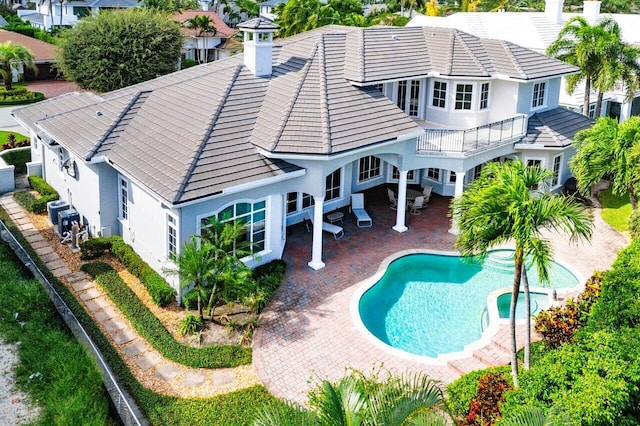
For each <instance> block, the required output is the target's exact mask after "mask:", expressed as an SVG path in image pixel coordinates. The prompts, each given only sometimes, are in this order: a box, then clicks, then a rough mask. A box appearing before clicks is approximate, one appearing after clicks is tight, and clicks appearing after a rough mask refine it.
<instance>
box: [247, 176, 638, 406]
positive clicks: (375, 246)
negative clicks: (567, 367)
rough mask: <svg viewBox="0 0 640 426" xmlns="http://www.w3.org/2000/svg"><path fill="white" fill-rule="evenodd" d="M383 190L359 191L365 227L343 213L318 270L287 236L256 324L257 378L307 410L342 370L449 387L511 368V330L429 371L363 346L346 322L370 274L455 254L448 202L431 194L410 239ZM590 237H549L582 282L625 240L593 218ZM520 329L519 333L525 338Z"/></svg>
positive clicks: (304, 247) (414, 219)
mask: <svg viewBox="0 0 640 426" xmlns="http://www.w3.org/2000/svg"><path fill="white" fill-rule="evenodd" d="M385 191H386V190H385V189H384V188H377V189H375V190H372V191H367V193H366V195H365V197H366V208H367V211H368V212H369V214H370V215H371V217H372V218H373V223H374V225H373V227H372V228H364V229H359V228H357V227H356V226H355V219H354V217H353V215H351V214H349V212H348V210H347V209H344V210H343V212H344V213H345V216H344V231H345V237H344V238H343V239H341V240H339V241H335V240H334V239H333V238H332V237H331V235H328V234H327V233H325V236H324V247H323V248H324V257H323V260H324V262H325V263H326V267H325V268H324V269H321V270H319V271H315V270H313V269H311V268H309V267H308V266H307V262H308V261H309V260H310V259H311V234H309V233H307V232H306V230H305V228H304V226H303V225H301V224H299V225H295V226H292V227H290V228H289V230H288V232H289V235H288V236H287V247H286V250H285V253H284V256H283V257H284V259H285V260H286V261H287V263H288V268H287V277H286V281H285V283H284V284H283V285H282V286H281V287H280V288H279V289H278V291H277V293H276V295H275V298H274V300H273V301H272V302H271V303H270V304H269V306H268V308H267V309H266V310H265V312H264V313H263V314H262V316H261V326H260V327H259V328H258V329H257V331H256V334H255V338H254V344H253V348H254V356H253V365H254V367H255V368H256V371H257V373H258V377H259V378H260V380H261V381H262V382H263V383H264V384H265V386H266V387H267V388H268V389H269V391H270V392H271V393H272V394H274V395H275V396H278V397H281V398H285V399H288V400H292V401H297V402H300V403H305V402H306V399H307V393H308V391H309V389H311V388H312V387H314V386H315V385H316V384H317V383H318V382H319V381H320V380H323V379H329V380H337V379H339V378H340V377H343V376H344V375H345V371H347V370H348V369H350V368H353V369H357V370H360V371H362V372H364V373H371V372H372V371H374V370H376V369H379V368H380V367H381V366H382V367H383V369H384V370H386V371H389V372H392V373H402V372H404V371H406V370H418V371H422V372H425V373H427V374H428V375H429V376H431V377H433V378H435V379H438V380H441V381H443V382H445V383H449V382H451V381H453V380H455V379H456V378H458V377H459V376H460V375H461V374H463V373H466V372H469V371H472V370H475V369H480V368H485V367H488V366H493V365H501V364H505V363H507V362H508V361H509V345H510V343H509V327H508V324H507V325H501V326H500V328H499V330H498V331H497V333H496V334H495V335H494V336H493V338H492V339H491V342H490V343H488V344H487V345H485V346H484V347H482V348H479V349H477V350H475V351H474V352H473V354H472V355H471V354H470V355H469V356H467V357H466V358H462V359H457V360H454V361H448V362H446V363H444V365H430V364H426V363H422V362H416V361H415V360H409V359H406V358H403V357H399V356H397V355H395V354H393V353H391V352H390V351H388V350H386V349H384V348H381V347H380V345H378V344H374V343H373V342H372V341H371V340H369V339H367V338H366V337H365V336H364V335H363V334H362V333H361V332H360V331H359V330H358V328H357V327H356V324H355V323H354V322H353V321H352V319H351V314H350V303H351V299H352V296H353V294H354V293H355V292H356V290H357V288H358V287H359V284H358V283H360V282H361V281H362V280H364V279H365V278H367V277H370V276H371V275H373V274H374V273H375V272H376V271H377V270H378V267H379V265H380V263H381V262H382V261H383V260H384V259H385V258H387V257H388V256H390V255H392V254H394V253H397V252H399V251H403V250H410V249H432V250H446V251H451V250H454V242H455V236H454V235H452V234H450V233H449V232H448V229H449V228H450V223H449V220H448V218H447V213H448V205H449V202H450V198H448V197H440V196H437V195H434V196H433V197H432V198H431V201H430V202H429V204H428V207H427V208H426V209H425V210H423V211H422V214H421V215H420V216H412V215H409V214H407V226H408V228H409V230H408V231H407V232H405V233H402V234H399V233H397V232H395V231H393V230H392V229H391V226H393V224H394V223H395V213H396V212H395V211H393V210H391V209H389V207H388V205H387V202H386V192H385ZM594 222H595V233H594V236H593V238H592V241H591V243H585V242H582V243H579V244H572V243H569V241H568V239H567V238H566V237H563V236H560V235H552V234H549V235H548V238H549V239H551V240H552V241H553V244H554V247H555V253H556V256H555V257H556V260H557V261H559V262H561V263H563V264H564V265H567V266H569V267H570V268H572V269H573V270H574V271H576V272H578V273H579V274H581V275H582V276H583V278H587V277H589V276H590V275H591V274H592V272H593V271H596V270H605V269H607V268H608V267H609V265H610V264H611V262H612V261H613V260H614V259H615V256H616V254H617V252H618V250H619V249H620V248H622V247H625V246H626V245H627V244H628V241H627V240H626V238H625V237H624V236H623V235H621V234H619V233H618V232H616V231H615V230H613V229H611V228H610V227H609V226H608V225H606V224H605V223H604V222H603V221H602V219H601V218H600V211H599V210H598V209H594ZM523 329H524V327H523V326H521V330H519V331H518V335H523V334H524V333H523Z"/></svg>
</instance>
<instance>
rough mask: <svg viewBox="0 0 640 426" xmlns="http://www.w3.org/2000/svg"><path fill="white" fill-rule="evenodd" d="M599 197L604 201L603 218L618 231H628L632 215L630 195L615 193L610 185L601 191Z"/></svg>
mask: <svg viewBox="0 0 640 426" xmlns="http://www.w3.org/2000/svg"><path fill="white" fill-rule="evenodd" d="M598 198H599V199H600V203H602V219H603V220H604V221H605V222H607V223H608V224H609V225H611V226H612V227H613V228H615V229H616V230H618V231H628V230H629V217H630V216H631V203H630V202H629V195H628V194H625V195H623V196H618V195H615V194H613V193H612V192H611V188H610V187H609V188H607V189H605V190H603V191H600V194H598Z"/></svg>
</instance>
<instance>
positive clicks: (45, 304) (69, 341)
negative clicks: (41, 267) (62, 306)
mask: <svg viewBox="0 0 640 426" xmlns="http://www.w3.org/2000/svg"><path fill="white" fill-rule="evenodd" d="M20 266H21V265H20V263H19V260H18V259H16V258H15V257H14V255H13V252H12V251H11V249H10V248H9V247H8V246H7V245H6V244H4V243H1V242H0V300H2V303H1V304H0V334H2V336H3V337H4V339H5V341H7V342H19V343H20V346H19V348H20V349H19V356H20V364H19V365H18V366H17V368H16V380H17V385H18V386H19V387H20V388H21V389H23V390H24V391H25V392H27V393H28V394H29V395H30V396H31V399H32V400H33V401H37V403H38V405H39V406H41V407H42V410H41V412H40V416H39V418H38V419H37V420H36V424H42V425H49V424H82V425H104V424H105V423H106V421H107V418H108V410H109V407H108V400H107V394H106V391H105V390H104V387H103V386H102V378H101V377H100V373H99V371H98V369H97V368H96V366H95V364H94V362H93V359H92V358H91V357H90V356H89V354H88V353H87V351H86V350H85V348H84V347H83V346H82V345H81V344H80V343H79V342H78V341H77V340H76V339H75V338H74V337H73V335H71V334H70V332H69V330H68V328H67V327H66V325H65V324H64V322H63V321H62V319H61V318H60V317H59V316H58V313H57V311H56V310H55V309H54V308H53V306H52V305H51V303H50V301H49V297H48V295H47V293H46V292H45V290H44V289H43V288H42V285H41V284H40V282H39V281H37V280H36V279H34V278H27V274H29V275H30V273H29V272H28V271H25V270H21V268H20Z"/></svg>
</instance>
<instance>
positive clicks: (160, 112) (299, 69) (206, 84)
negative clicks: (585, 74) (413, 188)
mask: <svg viewBox="0 0 640 426" xmlns="http://www.w3.org/2000/svg"><path fill="white" fill-rule="evenodd" d="M251 25H253V24H251ZM256 25H262V24H259V23H258V24H256ZM432 33H435V34H436V35H435V36H434V35H432ZM394 35H395V36H396V38H395V39H394V38H393V37H392V36H394ZM432 38H433V39H432ZM398 39H399V40H401V41H402V43H400V44H398V41H399V40H398ZM427 40H429V42H427ZM409 41H411V42H413V41H415V42H416V43H417V44H416V45H414V46H409V47H410V48H406V47H407V46H408V45H410V43H409ZM398 47H402V49H400V50H396V49H397V48H398ZM354 49H355V50H354ZM357 52H361V54H356V53H357ZM450 52H451V53H450ZM532 58H533V59H535V58H538V59H539V60H542V61H543V63H546V64H547V68H546V70H541V69H540V67H539V66H537V65H536V64H533V63H528V62H527V61H528V60H529V59H532ZM544 61H549V62H544ZM534 62H535V61H534ZM554 67H555V68H554ZM395 68H398V69H400V71H397V70H396V69H395ZM416 69H417V71H415V70H416ZM568 70H569V71H570V70H572V68H567V67H566V66H565V65H564V64H562V63H559V62H558V61H555V60H553V59H549V58H546V57H542V56H540V55H536V54H533V53H532V52H531V51H528V50H526V49H525V50H523V51H521V50H519V49H518V48H517V47H516V46H512V45H510V44H508V43H503V42H496V41H491V42H484V41H481V40H479V39H478V38H476V37H473V36H469V35H468V34H465V33H461V32H459V31H453V30H431V29H422V28H415V29H411V28H406V29H405V28H371V29H362V28H354V27H339V26H328V27H322V28H319V29H317V30H313V31H309V32H307V33H303V34H299V35H297V36H295V37H291V38H288V39H285V40H281V41H277V42H276V46H275V47H274V48H273V73H272V75H271V76H269V77H255V76H254V75H253V74H252V73H251V72H250V71H249V69H248V68H247V67H245V66H244V64H243V55H236V56H232V57H230V58H226V59H224V60H220V61H215V62H211V63H208V64H204V65H200V66H196V67H192V68H189V69H186V70H182V71H179V72H175V73H172V74H168V75H165V76H162V77H159V78H156V79H154V80H150V81H147V82H144V83H140V84H136V85H133V86H130V87H126V88H123V89H120V90H116V91H113V92H110V93H105V94H103V95H101V96H97V95H91V94H72V95H67V96H66V97H58V98H54V99H52V100H50V101H45V102H50V104H47V103H44V102H43V103H40V104H35V105H34V106H31V107H26V108H23V109H20V110H17V111H16V113H15V115H16V118H19V119H21V120H23V121H24V122H26V123H29V124H35V125H37V126H38V127H39V128H40V129H41V130H44V131H46V133H47V134H48V135H50V136H51V137H53V138H54V139H55V140H56V141H57V142H58V143H60V144H61V145H63V146H65V147H67V148H68V149H69V150H70V151H72V152H74V153H75V154H76V155H78V156H81V157H82V158H85V159H90V158H93V157H95V156H102V155H104V156H106V157H107V158H108V159H109V161H110V162H112V163H113V164H114V165H115V166H116V167H117V168H119V169H120V170H123V171H124V172H125V173H126V174H128V175H129V176H131V177H132V178H134V179H136V180H137V181H138V182H141V183H142V184H144V185H145V186H147V187H148V188H149V189H150V190H152V191H153V192H155V193H156V194H158V195H159V196H160V197H162V198H163V199H165V200H167V201H168V202H170V203H173V204H179V203H182V202H186V201H190V200H194V199H198V198H201V197H205V196H208V195H212V194H216V193H220V192H222V191H224V190H226V189H228V188H231V187H234V186H238V185H242V184H247V183H250V182H255V181H259V180H263V179H267V178H273V177H278V176H283V175H285V174H286V173H289V172H293V171H297V170H300V169H299V168H298V167H297V166H294V165H292V164H289V163H287V162H285V161H282V160H277V159H274V158H268V157H270V156H271V155H270V154H268V153H273V154H280V155H281V157H282V158H286V156H287V155H292V154H297V155H300V154H307V155H332V154H337V153H341V152H345V151H349V150H353V149H357V148H363V147H367V146H372V145H375V144H378V143H382V142H387V141H392V140H395V139H396V138H398V137H403V136H404V137H408V136H410V135H414V134H417V133H419V132H422V129H421V128H420V127H419V126H418V125H417V124H416V123H415V122H414V121H413V120H411V119H410V118H409V117H407V116H406V115H405V114H404V113H403V112H402V111H401V110H400V109H398V108H397V107H396V106H395V104H394V103H393V102H391V101H390V100H389V99H388V98H386V97H385V96H383V95H382V94H381V93H379V92H378V91H377V90H376V89H375V88H374V87H373V86H371V85H369V86H368V87H360V86H358V85H354V84H353V82H350V81H349V80H350V79H355V80H356V81H357V82H363V81H364V82H368V81H372V80H373V81H375V80H377V79H382V78H385V79H391V78H397V77H408V76H413V75H418V74H421V75H424V74H427V73H434V72H435V73H438V72H439V73H443V74H444V73H449V74H450V75H457V74H458V73H459V74H464V75H469V76H484V77H489V76H497V75H498V74H499V73H503V74H508V75H512V76H514V77H516V78H523V79H526V78H534V77H532V76H536V75H543V74H545V72H546V73H547V74H549V73H556V72H558V71H565V72H566V71H568ZM416 73H417V74H416ZM57 112H60V113H59V114H56V115H54V114H55V113H57ZM261 153H267V154H266V155H267V157H265V156H264V155H262V154H261ZM274 157H276V155H274Z"/></svg>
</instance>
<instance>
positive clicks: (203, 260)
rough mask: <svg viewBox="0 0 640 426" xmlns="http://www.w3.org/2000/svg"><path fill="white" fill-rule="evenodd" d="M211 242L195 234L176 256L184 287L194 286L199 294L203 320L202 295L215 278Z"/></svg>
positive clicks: (200, 313)
mask: <svg viewBox="0 0 640 426" xmlns="http://www.w3.org/2000/svg"><path fill="white" fill-rule="evenodd" d="M212 252H213V248H212V246H211V243H209V242H208V241H206V240H204V239H202V238H200V237H198V236H196V235H194V236H193V237H191V239H189V241H187V242H186V243H185V244H184V245H183V246H182V248H181V249H180V254H179V255H178V256H174V258H173V261H174V262H175V263H176V265H177V267H178V270H177V271H174V272H177V273H179V274H180V281H181V283H182V287H183V288H184V287H189V286H193V291H195V292H196V294H197V295H198V315H199V317H200V319H201V320H202V318H203V315H202V295H203V292H204V289H205V287H207V286H208V285H209V284H210V283H211V282H212V281H213V279H214V276H215V272H216V269H215V266H216V261H215V259H214V257H213V256H212Z"/></svg>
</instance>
